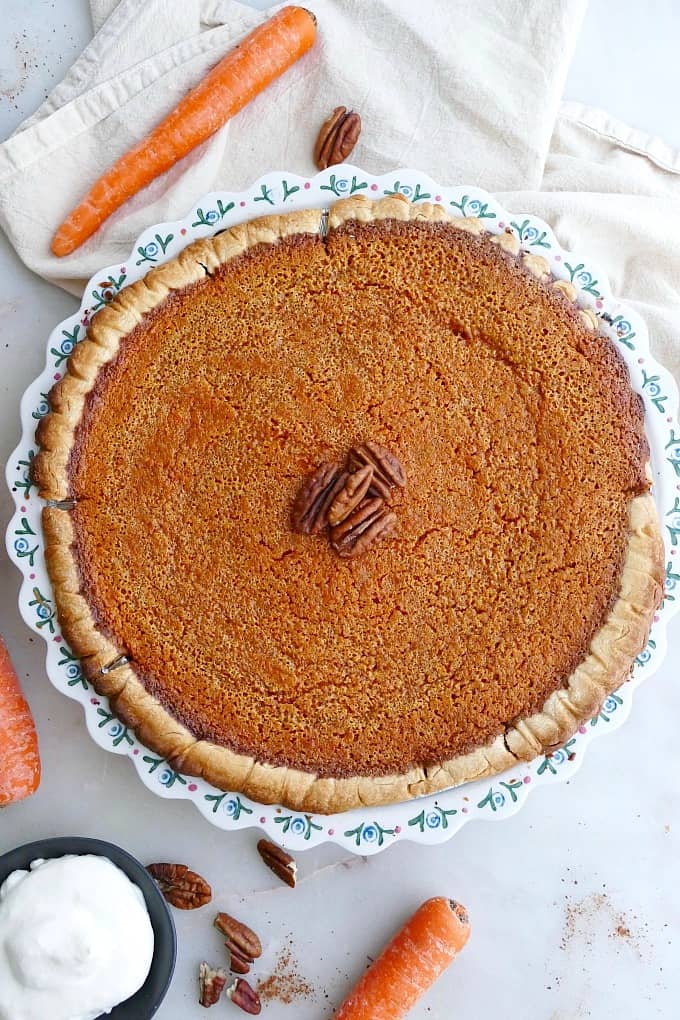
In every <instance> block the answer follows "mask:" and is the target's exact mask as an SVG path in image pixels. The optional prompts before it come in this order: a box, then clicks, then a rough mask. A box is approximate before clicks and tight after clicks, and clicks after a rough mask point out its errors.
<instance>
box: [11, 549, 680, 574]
mask: <svg viewBox="0 0 680 1020" xmlns="http://www.w3.org/2000/svg"><path fill="white" fill-rule="evenodd" d="M673 552H675V549H674V550H673ZM28 578H29V580H30V581H35V574H29V575H28Z"/></svg>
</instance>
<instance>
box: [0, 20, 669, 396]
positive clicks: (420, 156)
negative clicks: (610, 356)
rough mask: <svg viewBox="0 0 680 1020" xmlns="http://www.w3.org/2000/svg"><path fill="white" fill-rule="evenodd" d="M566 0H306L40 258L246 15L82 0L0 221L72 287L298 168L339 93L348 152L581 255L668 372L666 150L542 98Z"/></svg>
mask: <svg viewBox="0 0 680 1020" xmlns="http://www.w3.org/2000/svg"><path fill="white" fill-rule="evenodd" d="M585 3H586V0H476V2H474V3H473V2H472V0H447V2H446V3H442V2H441V0H422V2H421V3H419V4H413V3H412V2H411V0H309V3H308V5H309V7H310V8H311V9H312V10H313V11H314V13H315V14H316V16H317V19H318V39H317V42H316V44H315V46H314V48H313V49H312V51H310V53H308V54H307V55H306V56H305V57H304V58H303V59H302V60H301V61H300V62H299V63H298V64H297V65H295V67H294V68H292V69H291V70H290V71H289V72H288V73H287V74H286V75H285V76H283V77H282V78H281V79H279V81H277V82H275V83H274V84H273V85H272V86H270V87H269V89H267V90H266V91H265V92H264V93H262V94H261V95H260V96H258V97H257V98H256V99H255V100H254V101H253V102H252V103H251V104H250V105H249V106H248V107H247V108H246V109H245V110H243V111H242V112H241V113H240V114H238V115H237V116H236V117H234V118H233V119H232V120H231V121H230V122H229V123H228V124H227V125H225V127H223V128H222V129H221V130H220V131H219V132H218V133H217V134H216V135H215V136H214V137H213V138H212V139H210V140H209V141H208V142H206V143H204V144H203V145H201V146H200V147H199V148H198V149H196V150H195V151H194V152H193V153H191V154H190V155H189V156H187V157H186V158H185V159H184V160H182V161H181V162H180V163H179V164H178V165H177V166H176V167H174V168H173V169H172V170H170V171H169V172H168V173H166V174H164V175H163V176H162V177H161V178H159V179H158V180H156V181H155V182H153V183H152V184H151V185H149V187H148V188H146V189H145V190H144V191H143V192H141V193H140V194H139V195H137V196H136V197H135V198H133V199H132V200H130V201H129V202H128V203H126V205H125V206H124V207H123V208H121V209H120V210H119V211H118V212H117V213H115V214H114V215H113V216H112V217H111V218H110V220H109V221H108V222H107V223H106V224H105V225H104V226H103V227H102V228H101V229H100V230H99V231H98V232H97V234H96V235H95V236H94V237H93V238H91V239H90V240H89V241H88V242H87V243H86V244H85V245H83V246H82V248H80V249H78V250H77V251H76V252H74V253H73V255H71V256H69V257H67V258H65V259H56V258H55V257H54V256H53V255H52V254H51V252H50V249H49V244H50V240H51V237H52V234H53V233H54V231H55V229H56V227H57V226H58V224H59V223H60V221H61V220H62V219H63V218H64V216H65V215H66V214H67V213H68V212H69V210H70V209H71V208H72V207H73V206H74V205H75V204H76V202H77V201H78V199H79V198H80V197H81V196H82V194H83V193H84V191H85V190H86V189H87V188H88V187H89V185H90V184H91V183H92V182H93V181H94V180H95V179H96V177H97V176H98V175H99V174H100V173H101V172H102V171H103V170H105V169H106V168H107V167H108V166H109V165H110V164H111V163H112V162H113V160H114V159H115V158H116V157H117V156H118V155H120V154H121V153H122V152H123V151H125V149H127V148H129V147H130V146H131V145H132V144H134V143H135V142H136V141H138V139H139V138H140V137H141V136H142V135H143V134H145V133H146V132H147V131H149V130H150V129H151V127H152V126H154V125H155V124H156V123H157V122H158V120H159V119H160V118H161V117H162V116H163V115H164V114H165V113H167V112H168V110H169V109H170V108H171V107H172V106H173V105H174V104H175V103H176V102H177V100H178V99H179V98H180V97H181V96H182V95H183V94H184V93H185V92H186V90H187V89H188V88H190V87H191V86H192V85H193V84H195V83H196V82H197V81H198V80H199V79H200V77H201V76H202V74H204V73H205V71H206V70H207V69H208V68H209V67H210V66H211V65H213V64H214V63H215V62H216V61H217V60H218V59H219V58H220V57H221V56H222V55H223V54H224V53H225V52H226V51H227V50H228V49H229V48H230V47H231V46H232V45H234V43H235V42H237V41H238V39H239V38H241V37H242V36H243V35H244V34H245V33H246V32H247V31H249V30H250V28H252V27H253V26H254V25H255V24H257V23H258V22H259V21H260V20H262V18H263V17H264V16H265V15H263V14H262V13H261V12H257V11H254V10H253V9H252V8H249V7H246V6H244V5H243V4H241V3H238V2H237V0H91V5H92V16H93V24H94V26H95V30H96V35H95V37H94V39H93V41H92V43H91V44H90V45H89V46H88V47H87V49H86V50H85V52H84V53H83V54H82V56H81V57H80V58H79V60H78V61H77V62H76V63H75V64H74V66H73V67H72V68H71V70H70V71H69V73H68V74H67V76H66V78H65V79H64V81H63V82H62V83H61V84H60V85H59V86H58V87H57V88H56V89H55V90H54V92H53V93H52V94H51V95H50V97H49V98H48V99H47V101H46V102H45V103H44V104H43V105H42V106H41V107H40V109H39V110H38V111H37V112H36V113H35V114H34V115H33V116H32V117H31V118H29V120H27V121H25V122H24V124H22V125H21V127H20V128H19V130H18V131H17V132H16V133H15V134H14V135H13V136H12V137H11V138H9V139H8V140H7V141H6V142H4V144H2V145H1V146H0V225H2V227H3V228H4V230H5V231H6V233H7V235H8V237H9V238H10V241H11V242H12V244H13V245H14V247H15V249H16V250H17V252H18V254H19V256H20V257H21V258H22V259H23V261H24V262H25V263H26V265H28V266H29V267H30V268H31V269H33V270H35V271H36V272H37V273H39V274H40V275H42V276H44V277H45V278H46V279H49V280H51V281H53V282H54V283H56V284H58V285H60V286H62V287H64V288H66V289H67V290H69V291H71V292H72V293H74V294H79V293H80V292H81V290H82V286H83V283H84V282H85V280H86V279H87V278H88V277H89V276H90V275H91V274H92V273H94V272H96V271H97V270H98V269H99V268H101V267H102V266H105V265H107V264H109V263H113V262H116V261H120V260H121V259H124V258H125V257H126V256H127V254H128V252H129V250H130V248H131V246H132V243H133V241H134V239H135V237H136V236H137V234H139V233H140V232H141V231H142V230H143V229H144V228H145V227H147V226H149V225H151V224H153V223H155V222H158V221H160V220H164V219H172V218H176V217H179V216H182V215H184V214H185V213H186V211H187V210H188V209H189V208H190V206H191V205H192V204H193V203H194V202H195V201H196V199H197V198H199V197H200V196H201V195H202V194H204V193H206V192H208V191H211V190H215V189H219V188H226V189H232V188H233V189H238V188H242V187H245V186H246V185H247V184H248V183H249V182H251V181H252V180H253V179H255V178H256V177H258V176H259V175H260V174H261V173H264V172H265V171H268V170H274V169H286V170H291V171H294V172H298V173H302V174H311V173H313V172H314V170H315V168H314V165H313V161H312V147H313V142H314V139H315V136H316V133H317V131H318V128H319V125H320V124H321V122H322V121H323V120H324V119H325V117H326V116H327V114H328V113H329V112H330V111H331V110H332V109H333V107H334V106H336V105H338V104H341V103H342V104H344V105H347V106H349V107H353V108H355V109H357V110H358V111H359V112H360V113H361V115H362V120H363V131H362V135H361V138H360V140H359V144H358V145H357V147H356V149H355V151H354V152H353V154H352V161H353V162H355V163H356V164H357V165H359V166H363V167H364V168H365V169H366V170H368V171H370V172H379V173H382V172H386V171H388V170H390V169H392V168H394V167H398V166H413V167H417V168H419V169H422V170H424V171H426V172H428V173H430V174H431V175H432V176H433V177H434V178H435V179H437V180H440V181H441V182H442V183H443V184H458V183H461V184H464V183H467V182H469V183H472V184H476V185H480V186H482V187H484V188H487V189H488V190H490V191H492V192H494V193H496V194H498V195H499V197H500V199H501V201H503V203H504V204H505V205H506V207H508V208H510V209H513V208H514V209H517V210H518V211H522V212H524V211H527V212H535V213H537V214H538V215H541V216H543V217H544V218H545V219H547V220H548V221H549V222H550V223H551V225H552V226H553V227H554V229H555V231H556V233H557V235H558V238H559V239H560V241H561V243H562V244H564V245H565V246H566V247H574V248H579V249H582V250H584V251H586V252H587V253H588V254H592V255H593V256H594V257H595V258H597V259H598V260H599V262H600V263H601V264H602V265H603V266H604V267H605V268H606V269H607V270H608V274H609V276H610V279H611V282H612V285H613V288H614V290H615V292H617V293H619V294H620V295H621V296H622V297H625V298H626V300H629V301H630V302H631V303H632V304H634V305H637V307H638V309H639V310H640V311H641V313H642V314H643V315H644V316H645V318H646V319H647V321H648V324H649V326H650V332H651V335H652V343H653V347H654V349H655V352H656V353H657V354H658V355H659V356H660V357H661V359H662V360H663V361H665V362H666V364H667V365H668V367H669V368H670V369H671V370H672V371H674V372H675V373H676V375H677V376H680V343H679V342H678V340H677V339H676V338H677V337H678V336H679V335H680V157H679V156H678V155H677V154H676V153H673V152H671V151H670V150H669V149H668V148H667V147H666V146H665V145H664V144H663V142H661V141H659V140H658V139H657V140H655V139H650V138H646V137H644V136H643V135H641V134H640V133H639V132H634V131H632V130H631V129H629V128H626V127H625V126H624V125H621V124H618V123H616V122H614V121H612V120H611V119H610V118H608V117H607V115H606V114H604V113H603V112H601V111H594V110H592V109H590V108H585V107H578V106H576V105H575V104H560V99H561V94H562V89H563V85H564V81H565V77H566V73H567V69H568V66H569V61H570V59H571V55H572V52H573V48H574V44H575V41H576V38H577V35H578V31H579V28H580V25H581V21H582V18H583V14H584V11H585ZM269 13H271V12H268V14H269ZM267 16H268V15H267Z"/></svg>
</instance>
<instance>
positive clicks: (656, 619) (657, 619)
mask: <svg viewBox="0 0 680 1020" xmlns="http://www.w3.org/2000/svg"><path fill="white" fill-rule="evenodd" d="M659 620H660V616H659V614H658V613H654V623H658V622H659Z"/></svg>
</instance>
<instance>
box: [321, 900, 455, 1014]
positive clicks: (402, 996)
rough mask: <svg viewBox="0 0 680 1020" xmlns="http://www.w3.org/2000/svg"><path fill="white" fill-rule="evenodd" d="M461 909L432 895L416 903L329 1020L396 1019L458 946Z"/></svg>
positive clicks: (427, 985)
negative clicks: (420, 904)
mask: <svg viewBox="0 0 680 1020" xmlns="http://www.w3.org/2000/svg"><path fill="white" fill-rule="evenodd" d="M469 934H470V922H469V920H468V915H467V911H466V910H465V907H461V905H460V904H459V903H456V902H455V901H454V900H447V899H446V898H445V897H443V896H437V897H435V898H434V899H432V900H427V901H426V902H425V903H423V905H422V906H421V907H418V909H417V910H416V912H415V914H413V916H412V917H411V918H409V920H408V921H407V922H406V924H405V925H404V927H403V928H402V929H401V930H400V931H398V932H397V934H396V935H395V936H394V938H393V939H392V941H391V942H390V943H389V945H387V946H386V947H385V948H384V949H383V951H382V953H381V954H380V956H379V957H378V958H377V959H376V960H375V962H374V963H372V964H371V966H370V967H369V968H368V970H367V971H366V973H365V974H364V976H363V977H362V978H361V980H360V981H359V984H358V985H357V986H356V988H355V989H354V991H353V992H352V994H351V995H350V996H349V998H348V999H345V1001H344V1002H343V1004H342V1005H341V1006H340V1009H339V1010H338V1011H337V1013H336V1014H335V1017H334V1020H400V1018H401V1017H404V1016H406V1014H407V1013H408V1011H409V1010H410V1009H411V1007H412V1006H413V1005H415V1003H416V1002H417V1001H418V999H419V998H420V996H421V995H423V993H424V992H426V991H427V989H428V988H429V987H430V985H431V984H433V983H434V982H435V981H436V980H437V978H438V977H439V975H440V974H441V973H442V971H444V970H445V969H446V968H447V967H448V966H449V964H450V963H451V961H452V960H453V959H454V957H455V956H456V954H457V953H459V952H460V950H461V949H462V948H463V946H464V945H465V943H466V942H467V940H468V936H469Z"/></svg>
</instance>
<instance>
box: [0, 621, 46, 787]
mask: <svg viewBox="0 0 680 1020" xmlns="http://www.w3.org/2000/svg"><path fill="white" fill-rule="evenodd" d="M39 782H40V755H39V753H38V739H37V737H36V734H35V725H34V723H33V717H32V716H31V710H30V709H29V707H28V705H27V704H26V701H25V699H24V696H23V694H22V693H21V688H20V687H19V678H18V677H17V675H16V672H15V670H14V666H13V665H12V663H11V661H10V657H9V654H8V652H7V649H6V648H5V644H4V642H3V640H2V638H1V637H0V807H6V805H7V804H11V803H12V802H13V801H15V800H21V799H22V798H23V797H28V796H29V795H30V794H31V793H34V792H35V790H36V789H37V788H38V783H39Z"/></svg>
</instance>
